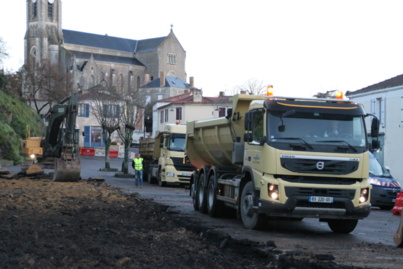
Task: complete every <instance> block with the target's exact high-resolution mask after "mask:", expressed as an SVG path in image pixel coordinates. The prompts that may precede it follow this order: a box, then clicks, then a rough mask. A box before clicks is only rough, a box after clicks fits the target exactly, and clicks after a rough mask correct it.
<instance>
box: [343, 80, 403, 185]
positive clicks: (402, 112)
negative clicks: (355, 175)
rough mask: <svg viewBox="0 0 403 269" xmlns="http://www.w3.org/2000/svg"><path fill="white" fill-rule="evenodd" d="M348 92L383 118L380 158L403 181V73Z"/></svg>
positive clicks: (378, 156)
mask: <svg viewBox="0 0 403 269" xmlns="http://www.w3.org/2000/svg"><path fill="white" fill-rule="evenodd" d="M346 96H347V97H348V98H350V99H351V100H354V101H356V102H357V103H362V104H363V105H364V108H365V110H366V112H367V113H371V114H374V115H375V116H377V117H378V118H379V120H380V142H381V150H380V151H379V152H378V153H377V158H378V160H379V161H380V162H381V163H383V164H384V165H385V166H388V167H389V168H390V170H391V173H392V175H393V177H395V178H396V179H397V180H398V181H399V182H400V184H401V185H403V168H402V164H403V75H399V76H396V77H393V78H390V79H387V80H385V81H382V82H379V83H377V84H374V85H371V86H368V87H365V88H363V89H360V90H357V91H353V92H347V93H346ZM370 118H371V117H368V120H367V126H368V127H370V122H369V119H370ZM367 131H368V130H367Z"/></svg>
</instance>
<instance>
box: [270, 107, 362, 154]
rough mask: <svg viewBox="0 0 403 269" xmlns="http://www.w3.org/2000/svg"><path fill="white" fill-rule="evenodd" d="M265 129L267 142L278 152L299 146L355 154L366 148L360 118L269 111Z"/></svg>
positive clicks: (302, 148) (341, 115)
mask: <svg viewBox="0 0 403 269" xmlns="http://www.w3.org/2000/svg"><path fill="white" fill-rule="evenodd" d="M267 126H268V130H267V133H268V136H267V138H268V143H269V144H270V145H272V146H273V147H276V148H279V149H287V150H289V149H290V148H291V149H293V146H295V144H296V143H299V144H301V145H299V150H309V151H324V152H337V151H339V152H349V153H358V152H363V151H365V150H366V146H367V142H366V131H365V125H364V119H363V117H362V116H354V115H346V114H330V113H318V112H296V111H294V110H292V111H287V112H281V111H271V112H269V113H268V116H267ZM298 141H301V142H298ZM295 148H298V147H295Z"/></svg>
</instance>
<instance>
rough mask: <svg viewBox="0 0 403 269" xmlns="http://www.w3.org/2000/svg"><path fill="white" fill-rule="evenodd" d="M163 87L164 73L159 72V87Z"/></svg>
mask: <svg viewBox="0 0 403 269" xmlns="http://www.w3.org/2000/svg"><path fill="white" fill-rule="evenodd" d="M164 86H165V72H164V71H161V72H160V87H164Z"/></svg>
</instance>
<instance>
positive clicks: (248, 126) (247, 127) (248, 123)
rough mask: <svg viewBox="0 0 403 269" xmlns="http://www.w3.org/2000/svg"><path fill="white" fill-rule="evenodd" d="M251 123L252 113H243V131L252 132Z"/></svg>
mask: <svg viewBox="0 0 403 269" xmlns="http://www.w3.org/2000/svg"><path fill="white" fill-rule="evenodd" d="M252 121H253V113H252V112H250V111H249V112H246V113H245V131H252Z"/></svg>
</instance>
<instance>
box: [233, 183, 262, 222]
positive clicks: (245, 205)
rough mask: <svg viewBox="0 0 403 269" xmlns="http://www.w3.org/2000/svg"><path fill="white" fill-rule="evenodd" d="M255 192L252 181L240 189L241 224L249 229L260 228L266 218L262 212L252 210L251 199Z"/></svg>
mask: <svg viewBox="0 0 403 269" xmlns="http://www.w3.org/2000/svg"><path fill="white" fill-rule="evenodd" d="M254 200H255V192H254V189H253V183H252V182H251V181H249V182H248V183H246V185H245V187H244V188H243V190H242V195H241V200H240V201H239V211H240V215H241V219H242V223H243V226H244V227H245V228H247V229H251V230H260V229H262V228H263V226H264V224H265V220H266V216H265V215H264V214H260V213H257V212H253V208H252V207H253V205H254V204H253V201H254Z"/></svg>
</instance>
